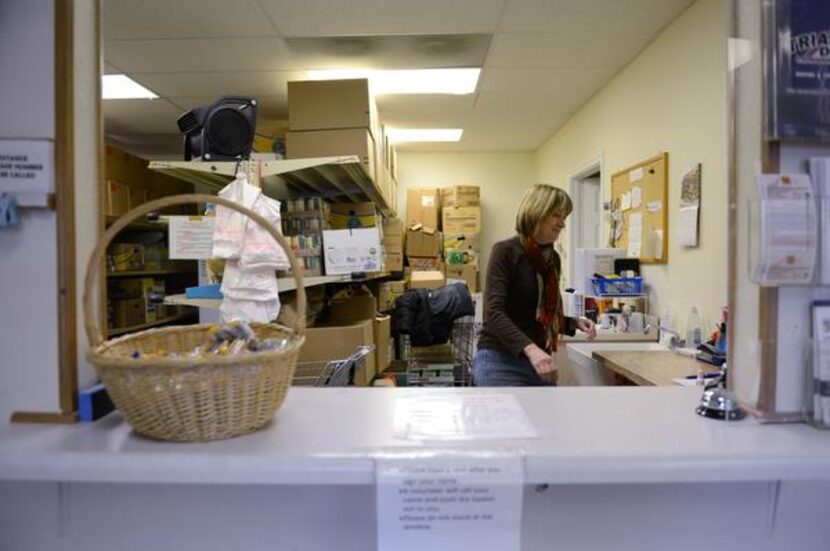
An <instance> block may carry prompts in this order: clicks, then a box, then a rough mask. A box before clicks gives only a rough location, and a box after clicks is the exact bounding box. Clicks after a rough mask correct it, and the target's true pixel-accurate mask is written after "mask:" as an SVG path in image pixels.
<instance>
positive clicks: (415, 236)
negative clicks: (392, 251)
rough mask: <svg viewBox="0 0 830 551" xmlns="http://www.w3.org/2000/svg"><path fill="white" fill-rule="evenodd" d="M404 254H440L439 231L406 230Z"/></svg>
mask: <svg viewBox="0 0 830 551" xmlns="http://www.w3.org/2000/svg"><path fill="white" fill-rule="evenodd" d="M406 256H407V257H409V256H421V257H424V256H427V257H440V256H441V232H437V231H434V232H432V233H430V232H429V231H427V230H414V231H413V230H407V231H406Z"/></svg>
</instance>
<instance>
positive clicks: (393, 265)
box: [383, 252, 403, 272]
mask: <svg viewBox="0 0 830 551" xmlns="http://www.w3.org/2000/svg"><path fill="white" fill-rule="evenodd" d="M383 269H384V270H386V271H387V272H402V271H403V253H386V252H385V253H383Z"/></svg>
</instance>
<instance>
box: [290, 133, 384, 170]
mask: <svg viewBox="0 0 830 551" xmlns="http://www.w3.org/2000/svg"><path fill="white" fill-rule="evenodd" d="M285 152H286V158H287V159H303V158H306V157H338V156H343V155H356V156H357V157H359V158H360V162H362V163H363V166H364V168H365V169H366V173H367V174H368V175H369V178H371V179H373V180H374V179H375V174H376V173H375V162H376V161H375V144H374V140H373V139H372V134H371V132H369V130H368V129H366V128H349V129H338V130H307V131H304V132H295V131H291V132H289V133H288V135H287V136H286V137H285Z"/></svg>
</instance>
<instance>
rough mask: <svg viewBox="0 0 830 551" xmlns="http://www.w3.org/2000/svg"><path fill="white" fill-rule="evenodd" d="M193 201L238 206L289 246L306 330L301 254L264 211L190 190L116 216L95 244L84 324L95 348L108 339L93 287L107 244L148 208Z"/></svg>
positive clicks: (301, 330) (300, 326) (299, 320)
mask: <svg viewBox="0 0 830 551" xmlns="http://www.w3.org/2000/svg"><path fill="white" fill-rule="evenodd" d="M191 203H214V204H217V205H222V206H223V207H228V208H229V209H231V210H235V211H236V212H239V213H241V214H244V215H246V216H247V217H248V218H250V219H251V220H253V221H254V222H256V223H257V224H259V225H260V226H262V227H263V228H264V229H265V230H267V231H268V233H270V234H271V236H272V237H273V238H274V239H276V240H277V243H279V244H280V245H281V246H282V248H283V249H284V250H285V254H286V255H287V256H288V261H289V263H290V264H291V271H292V272H293V274H294V281H296V283H297V316H296V321H295V324H294V331H295V332H296V333H297V335H299V336H302V335H304V334H305V316H306V297H305V288H304V287H303V273H302V268H301V267H300V265H299V264H298V263H297V257H295V256H294V251H292V250H291V247H290V246H289V245H288V242H287V241H286V240H285V237H283V235H282V233H280V232H279V231H277V229H276V228H275V227H274V226H272V225H271V223H270V222H268V220H266V219H265V218H263V217H262V216H261V215H259V214H257V213H255V212H254V211H252V210H251V209H249V208H246V207H244V206H242V205H240V204H238V203H234V202H233V201H230V200H228V199H225V198H223V197H218V196H215V195H205V194H199V193H187V194H183V195H171V196H169V197H162V198H161V199H155V200H153V201H149V202H147V203H144V204H141V205H139V206H137V207H136V208H134V209H132V210H131V211H129V212H127V213H126V214H124V215H123V216H121V218H119V219H118V220H116V221H115V222H114V223H113V224H112V226H110V227H109V228H107V230H106V231H105V232H104V234H103V235H102V236H101V238H100V239H99V240H98V244H97V245H96V246H95V250H94V251H92V256H90V257H89V262H88V263H87V265H86V277H85V278H84V295H83V305H84V327H85V329H86V337H87V340H88V342H89V346H90V347H91V348H95V347H97V346H98V345H99V344H101V343H102V342H103V341H104V338H103V334H102V333H101V328H100V327H99V326H98V323H97V320H96V316H95V315H94V309H93V305H92V299H93V296H94V293H93V287H94V285H95V280H96V278H97V276H98V272H100V269H99V267H100V266H101V262H102V260H103V257H104V253H105V252H106V250H107V247H109V245H110V243H111V242H112V240H113V239H114V238H115V236H116V235H118V233H119V232H120V231H121V230H123V229H124V228H126V227H127V225H128V224H130V222H132V221H133V220H136V219H137V218H138V217H140V216H142V215H144V214H147V213H148V212H153V211H158V210H159V209H162V208H164V207H169V206H172V205H186V204H191Z"/></svg>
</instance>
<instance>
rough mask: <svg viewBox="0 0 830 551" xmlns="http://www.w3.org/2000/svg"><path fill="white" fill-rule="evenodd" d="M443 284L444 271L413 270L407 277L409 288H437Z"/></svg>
mask: <svg viewBox="0 0 830 551" xmlns="http://www.w3.org/2000/svg"><path fill="white" fill-rule="evenodd" d="M443 286H444V272H440V271H438V270H432V271H428V272H422V271H413V272H412V275H411V276H410V279H409V288H410V289H438V288H439V287H443Z"/></svg>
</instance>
